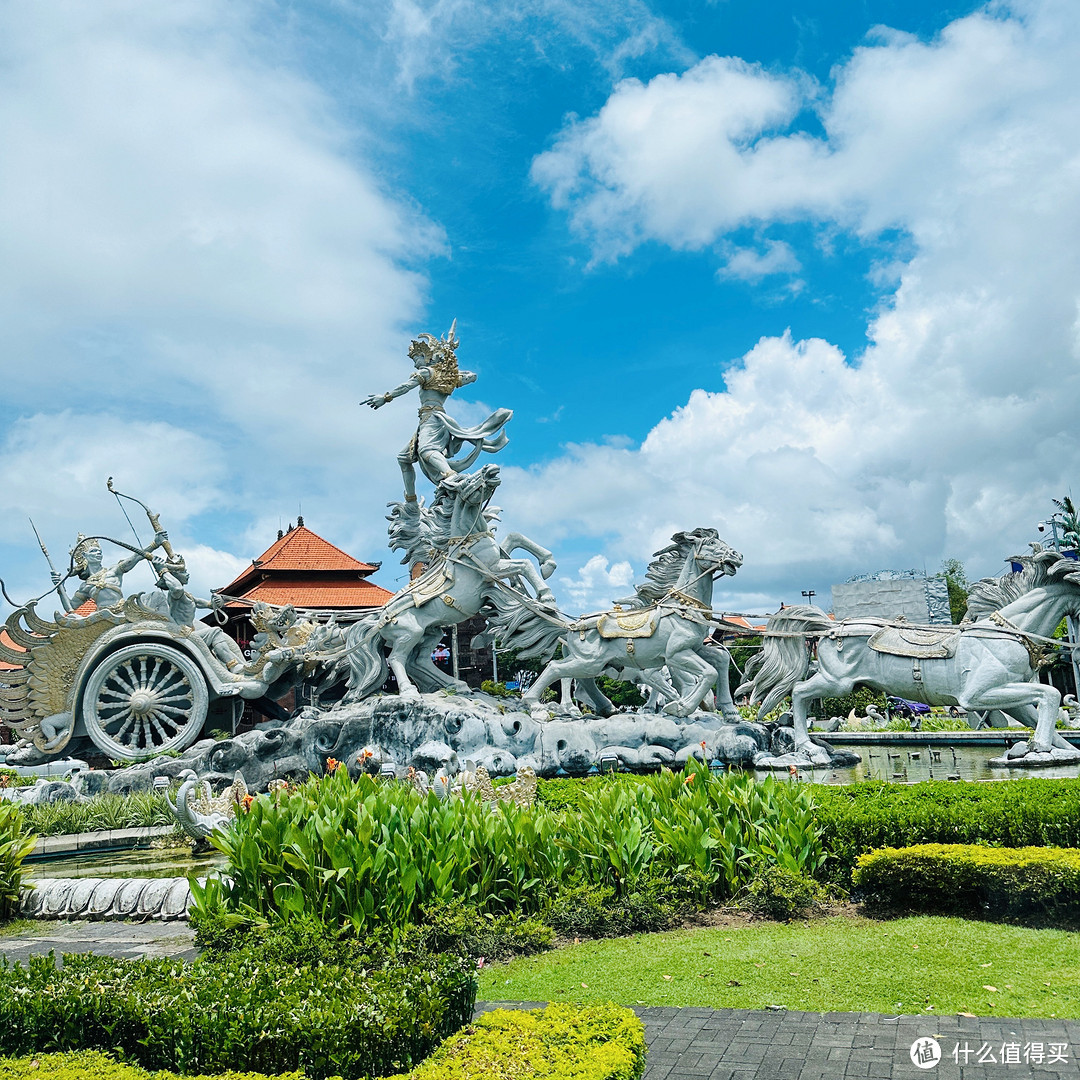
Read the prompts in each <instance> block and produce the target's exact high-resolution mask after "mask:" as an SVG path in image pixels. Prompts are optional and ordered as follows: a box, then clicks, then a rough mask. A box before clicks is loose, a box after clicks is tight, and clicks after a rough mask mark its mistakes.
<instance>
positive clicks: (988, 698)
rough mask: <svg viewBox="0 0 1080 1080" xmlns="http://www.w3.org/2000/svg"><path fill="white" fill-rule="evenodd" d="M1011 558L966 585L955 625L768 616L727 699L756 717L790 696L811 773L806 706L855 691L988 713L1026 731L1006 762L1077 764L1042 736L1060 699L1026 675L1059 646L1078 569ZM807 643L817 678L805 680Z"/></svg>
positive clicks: (1078, 584)
mask: <svg viewBox="0 0 1080 1080" xmlns="http://www.w3.org/2000/svg"><path fill="white" fill-rule="evenodd" d="M1012 561H1013V562H1018V563H1022V565H1023V569H1022V570H1020V571H1019V572H1017V573H1014V574H1006V575H1004V576H1003V577H1001V578H985V579H983V580H982V581H980V582H978V583H977V584H976V585H975V586H974V588H973V589H972V592H971V596H970V597H969V599H968V615H967V618H966V619H965V621H964V622H963V623H962V624H961V625H959V626H946V627H942V626H924V627H917V626H910V625H908V624H906V623H903V622H889V621H887V620H882V619H845V620H843V621H841V622H834V621H833V620H832V619H830V618H829V617H828V616H827V615H826V614H825V612H823V611H821V610H820V609H819V608H815V607H804V606H796V607H789V608H784V609H782V610H781V611H780V612H778V613H777V614H776V615H773V616H772V618H770V619H769V622H768V625H767V627H766V629H765V637H764V643H763V648H762V651H761V653H760V654H759V655H760V660H758V661H756V662H755V667H754V669H753V671H752V672H751V670H750V669H748V671H747V674H748V676H750V675H752V677H751V678H750V679H749V681H748V682H747V683H745V684H744V685H743V686H740V687H739V688H738V690H736V695H737V696H738V695H741V694H743V693H749V695H750V700H751V703H752V704H758V703H760V709H759V712H758V715H759V716H764V715H765V714H766V713H768V712H769V711H770V710H771V709H773V708H775V707H776V706H777V705H778V704H779V703H780V702H781V701H783V699H784V698H786V697H787V696H788V695H789V694H790V695H791V704H792V713H793V715H794V728H795V730H794V735H795V745H796V750H797V752H799V753H800V754H803V755H805V756H806V757H807V758H809V760H810V762H811V763H813V764H826V763H827V762H828V760H829V757H830V754H829V751H828V749H827V748H825V747H823V746H821V745H820V744H818V743H814V742H812V741H811V739H810V736H809V734H808V733H807V723H806V713H807V706H808V705H809V703H810V702H811V701H812V700H813V699H815V698H821V697H840V696H841V695H842V694H847V693H850V692H851V691H852V690H853V689H854V688H855V687H856V686H857V685H863V686H870V687H873V688H874V689H875V690H883V691H885V692H886V693H889V694H896V695H898V696H902V697H906V698H910V699H911V700H913V701H922V702H925V703H926V704H927V705H955V706H958V707H959V708H961V709H965V710H967V711H968V712H969V713H970V712H972V711H974V710H984V709H1000V710H1001V711H1002V712H1004V713H1006V714H1007V715H1009V716H1011V717H1012V718H1013V719H1015V720H1017V721H1019V722H1020V723H1021V724H1024V725H1025V726H1028V727H1034V728H1035V734H1034V736H1033V737H1032V738H1031V740H1030V742H1028V743H1026V744H1023V743H1021V744H1018V745H1017V746H1014V747H1013V748H1012V749H1011V750H1010V752H1009V755H1008V757H1009V761H1008V763H1009V764H1024V765H1029V766H1032V765H1056V764H1062V763H1067V762H1073V761H1080V751H1077V750H1076V748H1075V747H1073V746H1072V745H1071V744H1070V743H1068V742H1066V741H1065V740H1064V739H1062V738H1061V736H1060V735H1058V734H1057V732H1056V731H1055V729H1054V725H1055V721H1056V720H1057V718H1058V708H1059V706H1060V705H1061V695H1060V694H1059V693H1058V691H1057V690H1055V689H1054V687H1053V686H1049V685H1047V684H1045V683H1040V682H1038V681H1037V678H1036V672H1037V671H1038V668H1039V667H1040V666H1041V663H1042V659H1043V657H1042V652H1043V646H1044V645H1046V644H1051V645H1053V644H1060V643H1059V642H1054V641H1053V640H1052V639H1051V637H1050V635H1051V634H1053V632H1054V629H1055V628H1056V627H1057V625H1058V624H1059V623H1060V622H1061V620H1062V618H1064V616H1066V615H1070V614H1071V615H1075V614H1077V612H1080V566H1078V565H1077V563H1076V562H1074V561H1072V560H1071V559H1065V558H1062V557H1061V556H1060V555H1059V554H1058V553H1057V552H1054V551H1039V552H1036V553H1035V554H1034V555H1031V556H1016V557H1014V558H1013V560H1012ZM969 619H974V620H975V621H968V620H969ZM811 643H816V646H817V660H818V670H817V672H816V673H815V674H814V675H812V676H811V677H810V678H809V679H808V678H807V677H806V675H807V671H808V669H809V665H810V658H811V651H810V645H811Z"/></svg>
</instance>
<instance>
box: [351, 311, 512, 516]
mask: <svg viewBox="0 0 1080 1080" xmlns="http://www.w3.org/2000/svg"><path fill="white" fill-rule="evenodd" d="M456 328H457V320H456V319H455V320H454V322H453V325H452V326H451V327H450V330H449V332H448V333H447V334H446V335H445V336H444V337H442V338H436V337H434V336H433V335H431V334H420V335H419V337H417V338H415V339H414V341H413V342H412V344H411V345H410V346H409V357H410V359H411V360H412V362H413V364H414V365H415V366H416V371H415V372H413V374H412V375H411V376H410V377H409V378H408V379H407V380H406V381H405V382H403V383H402V384H401V385H400V386H395V387H394V389H393V390H388V391H387V392H386V393H385V394H372V395H371V396H370V397H367V398H365V399H364V401H363V402H362V404H364V405H370V406H371V407H372V408H373V409H380V408H382V406H383V405H389V404H390V402H391V401H393V400H394V398H396V397H401V395H402V394H407V393H408V392H409V391H410V390H412V389H413V387H419V390H420V422H419V424H418V425H417V428H416V434H415V435H414V436H413V437H412V438H411V439H410V440H409V444H408V446H406V447H405V449H404V450H402V451H401V453H400V454H398V464H399V465H400V466H401V475H402V478H403V480H404V482H405V500H406V501H407V502H416V468H415V466H416V465H417V464H419V466H420V468H421V470H422V471H423V473H424V475H425V476H426V477H427V478H428V479H429V480H430V481H431V482H432V483H433V484H436V485H437V484H439V483H440V482H441V481H449V482H451V483H453V482H455V481H456V478H457V474H458V473H462V472H464V471H465V470H466V469H468V468H469V467H470V466H471V465H472V464H473V462H475V461H476V459H477V458H478V457H479V456H480V453H481V451H485V452H486V453H489V454H494V453H495V452H497V451H499V450H501V449H502V448H503V447H504V446H505V445H506V443H507V437H506V432H505V431H503V428H504V427H505V426H506V423H507V421H508V420H509V419H510V417H512V416H513V415H514V414H513V412H512V411H511V410H510V409H496V410H495V412H493V413H492V414H491V415H490V416H489V417H488V418H487V419H486V420H485V421H484V422H483V423H482V424H479V425H477V426H476V427H473V428H465V427H462V426H461V425H460V424H459V423H458V422H457V421H456V420H454V419H453V418H452V417H450V416H448V415H447V414H446V409H445V405H446V399H447V398H448V397H449V396H450V395H451V394H452V393H453V392H454V391H455V390H457V389H458V388H459V387H462V386H467V385H468V384H469V383H473V382H476V374H475V373H474V372H472V371H462V370H461V369H460V368H459V367H458V363H457V353H456V350H457V347H458V345H459V344H460V342H459V341H458V339H457V338H456V337H455V336H454V330H455V329H456ZM465 444H470V445H471V448H470V449H469V451H468V452H467V453H466V454H465V455H463V456H462V457H460V458H454V457H453V455H454V454H457V453H458V452H459V451H460V450H461V448H462V447H463V446H464V445H465Z"/></svg>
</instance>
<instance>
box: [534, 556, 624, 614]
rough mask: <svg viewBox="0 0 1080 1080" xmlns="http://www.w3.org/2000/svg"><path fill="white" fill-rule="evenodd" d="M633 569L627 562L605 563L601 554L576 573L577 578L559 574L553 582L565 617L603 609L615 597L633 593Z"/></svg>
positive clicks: (605, 560) (606, 561)
mask: <svg viewBox="0 0 1080 1080" xmlns="http://www.w3.org/2000/svg"><path fill="white" fill-rule="evenodd" d="M633 580H634V570H633V567H631V565H630V563H628V562H617V563H615V564H613V565H609V564H608V560H607V559H605V558H604V556H603V555H594V556H593V557H592V558H591V559H589V560H588V562H586V563H585V565H584V566H582V567H581V568H580V569H579V570H578V575H577V577H576V578H574V577H566V576H565V575H559V576H557V577H556V578H555V581H554V582H553V585H554V588H555V594H556V596H558V598H559V600H560V602H561V603H563V604H565V606H566V607H567V610H568V614H573V615H577V614H580V613H581V612H584V611H597V610H604V609H605V608H606V607H608V606H609V605H610V604H611V602H612V600H614V599H615V598H616V597H618V596H625V595H626V594H627V592H628V591H631V592H632V591H633V590H632V589H631V588H630V586H631V584H632V583H633Z"/></svg>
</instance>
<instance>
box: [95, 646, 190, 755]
mask: <svg viewBox="0 0 1080 1080" xmlns="http://www.w3.org/2000/svg"><path fill="white" fill-rule="evenodd" d="M209 698H210V694H209V691H208V690H207V687H206V679H205V678H204V677H203V673H202V672H201V671H200V670H199V666H198V664H196V663H195V661H194V660H192V659H191V658H190V657H188V656H186V655H185V654H184V653H182V652H180V651H179V650H178V649H174V648H172V647H171V646H169V645H165V644H159V643H158V642H151V641H148V642H144V643H142V644H139V645H126V646H125V647H124V648H122V649H118V650H117V651H116V652H114V653H110V654H109V655H108V656H107V657H105V659H104V660H102V661H101V663H100V664H99V665H98V666H97V667H96V668H95V669H94V671H93V674H92V675H91V676H90V678H89V679H88V680H87V682H86V686H85V688H84V689H83V704H82V715H83V722H84V723H85V724H86V732H87V734H88V735H89V736H90V738H91V739H92V740H93V741H94V744H95V745H96V746H97V747H98V748H99V749H100V750H101V751H102V752H103V753H104V754H107V755H108V756H109V757H111V758H115V759H116V760H118V761H146V760H147V759H148V758H152V757H156V756H157V755H158V754H163V753H165V752H167V751H169V750H184V749H186V748H187V747H189V746H190V745H191V744H192V743H193V742H194V741H195V740H196V738H198V735H199V733H200V732H201V731H202V728H203V724H204V723H205V721H206V712H207V708H208V705H209Z"/></svg>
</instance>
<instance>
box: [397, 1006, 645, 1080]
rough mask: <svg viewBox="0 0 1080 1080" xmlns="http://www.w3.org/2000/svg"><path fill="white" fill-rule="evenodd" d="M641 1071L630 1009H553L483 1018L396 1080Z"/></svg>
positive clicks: (611, 1078) (630, 1079)
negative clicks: (405, 1075) (417, 1066)
mask: <svg viewBox="0 0 1080 1080" xmlns="http://www.w3.org/2000/svg"><path fill="white" fill-rule="evenodd" d="M644 1071H645V1029H644V1027H643V1026H642V1023H641V1021H640V1020H639V1019H638V1018H637V1017H636V1016H635V1015H634V1014H633V1013H632V1012H631V1011H630V1010H629V1009H621V1008H619V1007H618V1006H617V1005H593V1006H588V1007H585V1006H581V1005H566V1004H556V1005H549V1006H548V1007H547V1008H546V1009H538V1010H536V1011H535V1012H521V1011H518V1010H513V1011H511V1010H507V1009H497V1010H495V1011H494V1012H489V1013H485V1014H484V1015H483V1016H481V1017H480V1019H479V1020H477V1021H476V1023H475V1024H474V1025H473V1026H472V1027H470V1028H466V1029H465V1030H464V1031H462V1032H461V1033H460V1034H459V1035H456V1036H455V1037H454V1038H452V1039H449V1040H448V1041H447V1042H445V1043H443V1045H442V1046H441V1047H440V1048H439V1049H438V1050H437V1051H436V1052H435V1053H434V1054H433V1055H432V1056H431V1057H430V1058H429V1059H428V1060H427V1061H425V1062H424V1063H423V1065H421V1066H420V1067H419V1068H417V1069H414V1070H413V1072H411V1073H410V1074H409V1076H408V1078H406V1077H403V1076H402V1077H396V1078H395V1080H460V1078H461V1077H501V1078H504V1080H512V1078H514V1077H522V1078H523V1080H524V1078H525V1077H528V1078H529V1080H638V1077H640V1076H641V1074H642V1073H643V1072H644Z"/></svg>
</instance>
